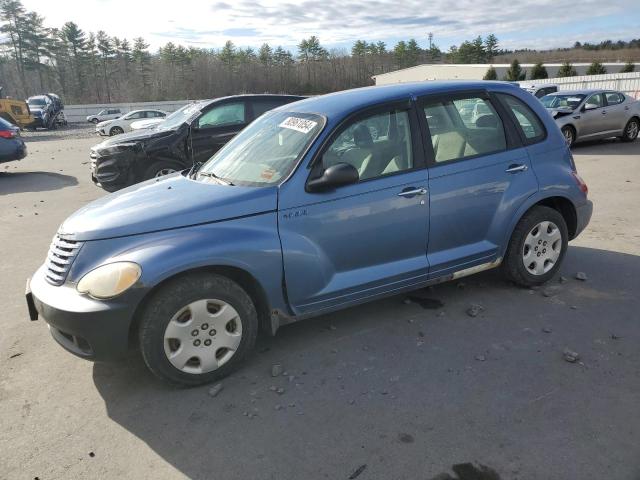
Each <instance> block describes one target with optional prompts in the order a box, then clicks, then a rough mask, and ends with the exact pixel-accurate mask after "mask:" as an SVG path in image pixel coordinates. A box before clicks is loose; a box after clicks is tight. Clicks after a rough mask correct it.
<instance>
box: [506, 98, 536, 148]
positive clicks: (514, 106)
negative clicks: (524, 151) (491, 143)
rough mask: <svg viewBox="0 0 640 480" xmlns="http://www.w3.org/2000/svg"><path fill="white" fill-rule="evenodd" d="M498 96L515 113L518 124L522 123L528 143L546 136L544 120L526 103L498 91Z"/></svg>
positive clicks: (521, 126)
mask: <svg viewBox="0 0 640 480" xmlns="http://www.w3.org/2000/svg"><path fill="white" fill-rule="evenodd" d="M496 96H497V97H498V98H499V99H500V100H501V101H502V103H503V105H504V106H505V107H506V109H507V110H510V111H511V113H513V116H514V117H515V119H516V122H517V123H518V125H520V128H521V129H522V133H523V134H524V136H525V138H526V139H527V143H528V144H531V143H534V142H537V141H539V140H542V139H543V138H544V136H545V130H544V126H543V125H542V120H540V118H538V116H537V115H536V114H535V113H534V111H533V110H531V108H529V106H528V105H527V104H526V103H524V102H523V101H522V100H520V99H518V98H516V97H512V96H511V95H505V94H502V93H498V94H496Z"/></svg>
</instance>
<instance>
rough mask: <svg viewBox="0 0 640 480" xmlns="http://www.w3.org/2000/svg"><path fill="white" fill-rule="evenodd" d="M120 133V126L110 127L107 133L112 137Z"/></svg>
mask: <svg viewBox="0 0 640 480" xmlns="http://www.w3.org/2000/svg"><path fill="white" fill-rule="evenodd" d="M121 133H124V130H123V129H122V127H111V130H109V135H111V136H112V137H113V136H114V135H120V134H121Z"/></svg>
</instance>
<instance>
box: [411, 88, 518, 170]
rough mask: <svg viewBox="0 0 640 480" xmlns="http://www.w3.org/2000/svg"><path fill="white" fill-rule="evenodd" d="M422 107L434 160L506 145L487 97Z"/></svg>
mask: <svg viewBox="0 0 640 480" xmlns="http://www.w3.org/2000/svg"><path fill="white" fill-rule="evenodd" d="M423 111H424V116H425V119H426V121H427V125H428V126H429V133H430V135H431V139H430V140H431V145H432V146H433V153H434V158H435V161H436V162H437V163H441V162H448V161H453V160H461V159H464V158H469V157H477V156H481V155H488V154H491V153H497V152H502V151H504V150H506V149H507V141H506V136H505V131H504V127H503V125H502V120H501V119H500V116H499V115H498V113H497V112H496V110H495V109H494V108H493V105H492V104H491V102H489V101H488V100H486V99H483V98H479V97H469V98H463V99H455V100H444V101H442V100H438V101H434V102H427V103H426V104H425V105H424V107H423Z"/></svg>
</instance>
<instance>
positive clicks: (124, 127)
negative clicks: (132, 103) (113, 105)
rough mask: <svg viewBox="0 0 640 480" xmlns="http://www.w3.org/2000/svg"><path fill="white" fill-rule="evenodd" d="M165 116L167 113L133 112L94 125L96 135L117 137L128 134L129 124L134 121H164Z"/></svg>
mask: <svg viewBox="0 0 640 480" xmlns="http://www.w3.org/2000/svg"><path fill="white" fill-rule="evenodd" d="M166 116H167V112H163V111H162V110H134V111H133V112H129V113H127V114H126V115H124V116H123V117H120V118H116V119H115V120H108V121H106V122H100V123H98V124H97V125H96V133H97V134H99V135H108V136H113V135H119V134H121V133H124V132H130V131H131V124H132V123H133V122H135V121H136V120H146V119H151V118H154V119H164V118H165V117H166Z"/></svg>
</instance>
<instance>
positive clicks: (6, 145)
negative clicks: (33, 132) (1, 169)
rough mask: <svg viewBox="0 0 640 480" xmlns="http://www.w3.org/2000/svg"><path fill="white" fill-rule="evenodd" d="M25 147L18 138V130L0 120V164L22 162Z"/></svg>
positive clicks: (25, 152) (24, 155) (25, 151)
mask: <svg viewBox="0 0 640 480" xmlns="http://www.w3.org/2000/svg"><path fill="white" fill-rule="evenodd" d="M26 156H27V146H26V145H25V143H24V141H23V140H22V138H21V137H20V129H19V128H18V127H16V126H15V125H12V124H10V123H9V122H7V121H6V120H3V119H2V118H0V163H4V162H10V161H12V160H22V159H23V158H24V157H26Z"/></svg>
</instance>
